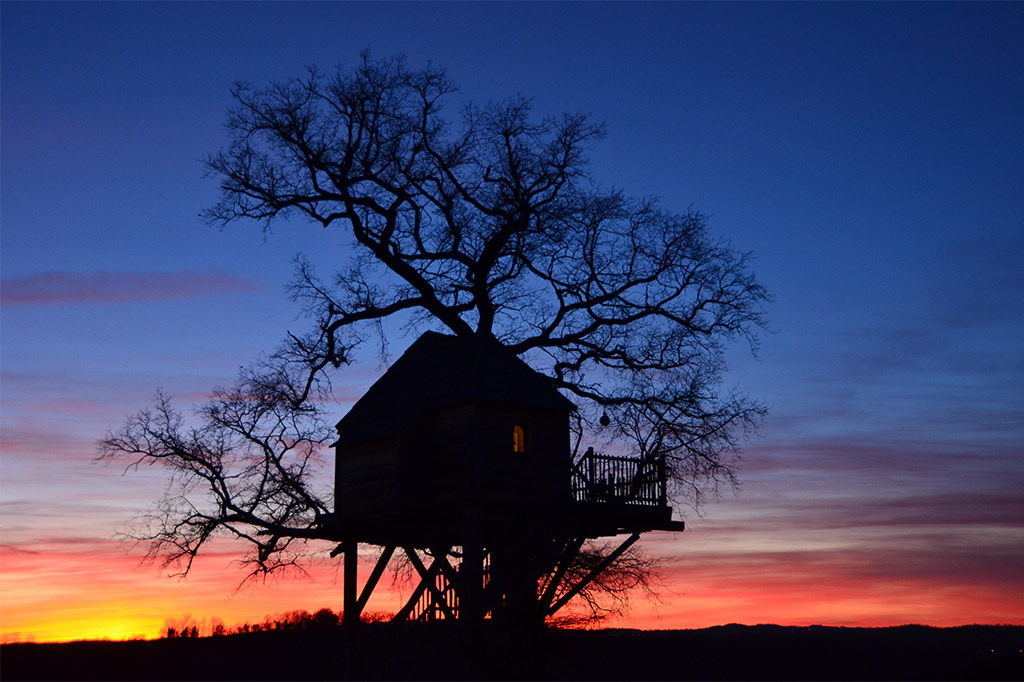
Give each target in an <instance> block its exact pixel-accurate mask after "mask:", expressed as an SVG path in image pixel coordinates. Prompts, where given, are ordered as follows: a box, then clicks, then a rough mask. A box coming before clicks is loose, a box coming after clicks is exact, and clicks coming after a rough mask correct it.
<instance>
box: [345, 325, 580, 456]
mask: <svg viewBox="0 0 1024 682" xmlns="http://www.w3.org/2000/svg"><path fill="white" fill-rule="evenodd" d="M468 401H484V402H496V403H506V404H512V405H529V406H533V407H543V408H549V409H559V410H565V411H567V412H568V411H571V410H574V409H576V407H575V405H573V404H572V402H571V401H569V400H568V399H567V398H566V397H565V396H563V395H562V394H561V393H559V392H558V391H557V390H556V389H555V388H554V386H552V384H551V382H550V381H549V380H548V379H547V378H546V377H544V376H543V375H541V374H538V373H537V372H536V371H534V370H533V369H531V368H530V366H529V365H527V364H526V363H525V362H523V361H522V360H520V359H519V358H518V357H516V356H515V355H514V354H513V353H512V352H510V351H509V350H508V349H507V348H505V347H504V346H502V345H501V344H500V343H498V342H497V341H496V340H495V339H493V338H490V337H482V336H476V335H473V336H448V335H445V334H438V333H436V332H426V333H425V334H423V335H422V336H421V337H420V338H418V339H417V340H416V341H415V342H413V344H412V345H411V346H409V348H408V349H407V350H406V351H405V353H403V354H402V356H401V357H400V358H398V360H396V361H395V363H394V364H393V365H391V367H390V368H389V369H388V371H386V372H385V373H384V374H383V376H381V377H380V379H378V380H377V382H376V383H374V384H373V386H371V387H370V389H369V390H368V391H367V392H366V394H365V395H363V397H362V398H360V399H359V400H358V401H357V402H356V404H355V405H353V406H352V409H351V410H349V412H348V414H346V415H345V416H344V417H342V419H341V421H339V422H338V444H340V445H347V444H351V443H359V442H363V441H368V440H375V439H377V438H389V437H392V436H395V435H397V434H398V433H399V432H400V431H401V430H402V429H404V428H405V427H406V426H407V425H408V424H409V423H410V422H412V421H413V420H414V419H415V418H416V417H418V416H420V415H421V414H423V413H424V412H426V411H428V410H432V409H434V408H438V407H444V406H447V405H455V404H458V403H463V402H468Z"/></svg>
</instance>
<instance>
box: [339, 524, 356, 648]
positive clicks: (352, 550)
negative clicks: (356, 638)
mask: <svg viewBox="0 0 1024 682" xmlns="http://www.w3.org/2000/svg"><path fill="white" fill-rule="evenodd" d="M358 561H359V543H358V542H356V541H355V540H347V541H346V542H345V578H344V580H345V582H344V595H345V604H344V607H343V608H344V611H343V612H342V624H343V625H345V626H346V627H349V628H351V627H353V626H354V625H355V624H356V623H358V622H359V597H358V595H357V592H356V587H357V584H356V566H357V565H358Z"/></svg>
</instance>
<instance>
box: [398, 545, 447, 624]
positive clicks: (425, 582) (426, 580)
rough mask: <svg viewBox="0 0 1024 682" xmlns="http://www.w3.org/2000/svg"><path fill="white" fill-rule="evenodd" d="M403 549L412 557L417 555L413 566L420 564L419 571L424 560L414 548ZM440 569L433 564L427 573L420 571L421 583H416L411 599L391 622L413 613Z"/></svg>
mask: <svg viewBox="0 0 1024 682" xmlns="http://www.w3.org/2000/svg"><path fill="white" fill-rule="evenodd" d="M402 549H404V550H405V553H406V554H407V555H408V556H409V557H410V558H412V557H415V560H414V563H413V566H416V564H419V567H418V568H417V571H420V569H422V567H423V562H421V561H420V560H419V557H417V556H416V552H415V551H414V550H412V549H409V548H408V547H403V548H402ZM440 570H441V567H440V566H439V565H437V564H431V565H430V570H428V571H427V572H426V574H425V575H424V573H423V572H420V575H421V576H422V578H421V580H420V582H419V584H418V585H416V589H414V590H413V591H412V594H411V595H409V601H407V602H405V606H403V607H402V609H401V610H400V611H399V612H398V613H396V614H395V616H394V618H392V619H391V622H393V623H397V622H399V621H403V620H405V619H406V618H408V617H409V614H410V613H412V610H413V609H414V608H416V602H417V601H419V598H420V597H421V596H422V595H423V593H424V592H426V591H427V588H428V586H430V585H433V583H434V580H435V579H436V578H437V574H438V572H440Z"/></svg>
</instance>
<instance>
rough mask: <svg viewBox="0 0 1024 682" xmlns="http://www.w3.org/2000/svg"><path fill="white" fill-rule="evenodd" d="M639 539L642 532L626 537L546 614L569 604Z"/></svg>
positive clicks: (550, 613)
mask: <svg viewBox="0 0 1024 682" xmlns="http://www.w3.org/2000/svg"><path fill="white" fill-rule="evenodd" d="M639 539H640V533H633V534H632V535H630V536H629V537H628V538H626V540H625V541H624V542H623V543H622V544H621V545H619V546H618V547H617V548H616V549H615V551H614V552H612V553H611V554H609V555H608V556H606V557H605V558H604V559H603V560H602V561H601V563H599V564H598V565H597V566H595V567H594V568H593V570H591V571H590V573H588V574H587V575H586V577H584V578H583V579H582V580H580V581H579V582H578V583H576V584H575V585H573V587H572V589H571V590H569V591H568V592H566V593H565V594H564V595H562V598H561V599H559V600H558V601H556V602H555V603H554V604H553V605H552V606H551V607H550V608H549V609H548V611H547V614H546V615H548V616H550V615H552V614H554V613H555V612H556V611H558V609H560V608H562V607H563V606H565V605H566V604H567V603H568V602H569V600H570V599H572V598H573V597H575V596H576V595H577V594H579V593H580V591H581V590H582V589H583V588H584V587H586V586H587V585H589V584H590V583H591V582H593V580H594V578H596V577H597V576H599V575H601V572H602V571H603V570H605V569H606V568H608V567H609V566H611V565H612V562H614V561H615V560H616V559H618V558H619V557H620V556H622V554H623V552H625V551H626V550H627V549H629V548H630V547H632V546H633V543H635V542H636V541H637V540H639Z"/></svg>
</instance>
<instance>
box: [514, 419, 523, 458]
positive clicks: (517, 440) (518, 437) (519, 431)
mask: <svg viewBox="0 0 1024 682" xmlns="http://www.w3.org/2000/svg"><path fill="white" fill-rule="evenodd" d="M512 452H526V432H525V431H523V427H522V426H519V425H518V424H517V425H516V426H515V427H514V428H513V429H512Z"/></svg>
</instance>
